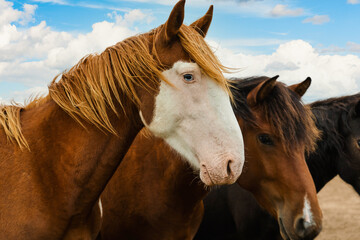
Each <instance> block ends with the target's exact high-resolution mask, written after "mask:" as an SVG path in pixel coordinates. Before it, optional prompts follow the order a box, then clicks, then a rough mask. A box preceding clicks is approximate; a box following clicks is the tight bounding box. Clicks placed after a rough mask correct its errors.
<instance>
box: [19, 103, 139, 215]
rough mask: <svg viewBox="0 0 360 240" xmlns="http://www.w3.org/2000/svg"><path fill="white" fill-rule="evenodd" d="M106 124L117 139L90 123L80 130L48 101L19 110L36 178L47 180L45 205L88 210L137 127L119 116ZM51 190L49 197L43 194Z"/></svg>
mask: <svg viewBox="0 0 360 240" xmlns="http://www.w3.org/2000/svg"><path fill="white" fill-rule="evenodd" d="M131 111H135V107H134V109H132V110H131ZM127 114H128V115H130V114H131V112H128V113H127ZM34 116H35V117H34ZM111 120H112V122H113V126H115V129H116V130H117V132H118V133H119V137H117V136H115V135H113V134H110V133H104V132H102V131H101V130H99V129H98V128H96V127H95V126H93V125H91V124H87V123H84V126H85V128H84V127H82V126H80V124H79V123H78V122H76V121H75V120H74V119H72V118H71V117H70V116H69V115H68V114H67V113H65V111H63V109H61V108H60V107H59V106H58V105H57V104H55V102H53V101H52V100H51V99H50V100H49V101H48V102H46V103H44V104H42V105H41V106H38V107H35V108H33V109H28V110H26V111H23V114H22V122H23V123H26V124H24V127H23V132H24V135H25V137H26V139H27V140H28V143H29V146H30V150H31V155H32V157H31V161H32V162H33V164H34V165H36V167H35V168H36V169H37V171H38V173H37V174H38V175H39V178H40V179H46V181H42V184H43V187H44V191H45V195H46V196H48V197H49V201H52V199H58V200H59V204H61V205H62V206H61V208H62V209H64V210H65V211H68V212H69V213H70V214H71V213H72V212H77V213H84V214H87V213H88V212H89V211H90V210H91V207H92V205H93V204H94V203H95V201H96V200H97V199H98V197H99V195H100V194H101V192H102V190H103V189H104V188H105V185H106V183H107V181H108V180H109V179H110V177H111V176H112V174H113V173H114V171H115V170H116V168H117V166H118V165H119V163H120V162H121V160H122V158H123V157H124V155H125V153H126V152H127V150H128V148H129V147H130V145H131V142H132V140H133V139H134V138H135V136H136V134H137V133H138V131H139V130H140V128H141V124H139V122H140V119H137V118H136V119H135V121H134V123H133V122H131V121H130V120H129V119H127V118H126V117H125V116H124V114H120V115H119V116H115V114H114V116H111ZM135 123H136V124H135ZM54 186H56V188H55V190H54V191H53V192H52V194H53V196H50V195H51V194H50V192H49V190H48V189H54ZM54 197H55V198H54ZM56 201H57V200H56Z"/></svg>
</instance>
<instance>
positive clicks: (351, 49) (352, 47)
mask: <svg viewBox="0 0 360 240" xmlns="http://www.w3.org/2000/svg"><path fill="white" fill-rule="evenodd" d="M320 52H321V53H360V44H359V43H354V42H347V43H346V47H338V46H334V45H331V46H330V47H327V48H323V49H320Z"/></svg>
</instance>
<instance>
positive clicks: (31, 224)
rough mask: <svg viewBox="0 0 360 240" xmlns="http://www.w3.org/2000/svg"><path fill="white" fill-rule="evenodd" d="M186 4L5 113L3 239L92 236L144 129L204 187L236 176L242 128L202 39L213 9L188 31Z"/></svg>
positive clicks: (0, 138)
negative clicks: (105, 195)
mask: <svg viewBox="0 0 360 240" xmlns="http://www.w3.org/2000/svg"><path fill="white" fill-rule="evenodd" d="M184 4H185V1H184V0H181V1H179V2H178V3H177V4H176V5H175V7H174V9H173V11H172V12H171V14H170V17H169V19H168V20H167V22H166V23H165V24H164V25H161V26H160V27H158V28H156V29H154V30H152V31H150V32H148V33H145V34H141V35H137V36H135V37H131V38H128V39H126V40H124V41H122V42H119V43H117V44H116V45H114V46H111V47H109V48H107V49H106V50H105V51H104V52H102V53H101V54H97V55H90V56H88V57H85V58H84V59H82V60H81V61H80V62H79V63H78V64H77V65H75V66H74V67H72V68H71V69H70V70H68V71H66V72H64V73H63V74H62V75H61V77H60V79H59V81H56V80H54V81H53V82H52V83H51V84H50V86H49V95H48V96H46V97H42V98H38V99H35V100H34V101H32V102H31V103H30V104H28V105H27V106H24V107H19V106H1V108H0V124H1V128H0V156H1V157H0V182H1V186H0V239H8V240H13V239H16V240H19V239H37V240H38V239H46V240H48V239H93V238H94V237H95V236H96V234H97V232H98V230H99V226H100V220H101V219H99V218H97V216H98V214H100V212H96V211H95V212H93V213H92V209H93V207H94V206H96V204H97V201H98V199H99V196H100V194H101V192H102V191H103V189H104V188H105V185H106V184H107V182H108V180H109V179H110V178H111V176H112V174H113V173H114V171H115V169H116V168H117V167H118V165H119V163H120V162H121V160H122V159H123V157H124V155H125V153H126V152H127V151H128V148H129V146H130V145H131V143H132V141H133V139H134V138H135V136H136V135H137V133H138V132H139V131H140V130H141V129H142V128H143V127H144V126H146V127H147V129H148V130H149V131H150V132H151V133H153V134H154V135H155V136H158V137H160V138H162V139H164V140H165V141H166V142H167V143H168V144H169V145H170V146H171V147H172V148H173V149H175V151H177V152H178V153H180V154H181V155H183V156H184V157H185V158H186V159H188V160H189V161H190V162H191V163H192V165H193V166H194V167H195V168H197V169H199V171H200V178H201V179H202V181H203V182H204V183H205V184H207V185H213V184H227V183H233V182H234V181H235V180H236V179H237V178H238V176H239V175H240V173H241V170H242V165H243V161H244V158H243V145H242V136H241V132H240V128H239V126H238V124H237V121H236V118H235V115H234V113H233V110H232V108H231V104H230V98H229V94H230V92H229V87H228V83H227V81H226V79H225V78H224V76H223V75H222V70H224V67H223V66H222V65H221V64H220V63H219V61H218V60H217V58H216V57H215V55H214V54H213V52H212V51H211V50H210V48H209V47H208V46H207V44H206V43H205V41H204V39H203V37H204V36H205V34H206V31H207V30H208V28H209V25H210V22H211V16H212V8H210V10H209V12H208V13H207V15H205V16H204V17H203V18H200V19H199V20H198V21H196V22H194V23H193V24H192V25H191V26H186V25H183V24H182V22H183V18H184ZM218 139H224V140H223V141H221V142H219V140H218ZM194 143H196V144H194ZM91 214H93V216H92V215H91Z"/></svg>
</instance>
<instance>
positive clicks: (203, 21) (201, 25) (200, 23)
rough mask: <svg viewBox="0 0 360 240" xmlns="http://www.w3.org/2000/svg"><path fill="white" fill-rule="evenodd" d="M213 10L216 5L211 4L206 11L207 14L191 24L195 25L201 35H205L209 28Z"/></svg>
mask: <svg viewBox="0 0 360 240" xmlns="http://www.w3.org/2000/svg"><path fill="white" fill-rule="evenodd" d="M213 10H214V6H213V5H211V6H210V8H209V10H208V11H207V12H206V14H205V15H204V16H203V17H202V18H199V19H198V20H196V21H195V22H193V23H192V24H190V26H191V27H193V28H194V29H195V30H196V31H198V33H200V35H201V36H203V37H205V36H206V33H207V31H208V30H209V27H210V24H211V20H212V17H213Z"/></svg>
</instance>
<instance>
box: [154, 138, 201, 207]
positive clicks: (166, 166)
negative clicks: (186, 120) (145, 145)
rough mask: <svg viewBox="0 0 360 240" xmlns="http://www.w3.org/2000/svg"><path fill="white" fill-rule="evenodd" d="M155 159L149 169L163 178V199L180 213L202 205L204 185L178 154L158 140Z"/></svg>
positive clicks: (156, 141)
mask: <svg viewBox="0 0 360 240" xmlns="http://www.w3.org/2000/svg"><path fill="white" fill-rule="evenodd" d="M155 148H156V151H155V152H156V154H157V157H154V158H152V160H153V161H155V162H152V163H149V164H152V165H155V164H156V165H157V166H159V167H153V168H151V169H152V171H155V172H157V173H154V174H155V175H157V176H164V177H163V178H162V179H161V181H162V183H161V184H162V185H163V188H162V189H166V191H165V192H164V196H163V197H164V198H165V199H166V201H168V202H170V203H171V205H173V206H174V207H175V208H176V209H178V210H180V209H182V212H186V211H189V212H192V210H193V209H194V208H195V207H197V206H199V204H202V199H203V198H204V197H205V195H206V194H207V191H206V190H205V188H204V184H203V183H202V182H200V179H199V176H198V173H195V172H194V170H193V169H192V168H191V166H190V165H189V164H188V163H187V162H186V160H184V159H183V158H182V157H181V156H179V155H178V153H175V152H174V151H173V150H171V149H169V146H168V145H167V144H166V143H165V142H164V141H163V140H160V139H156V140H155Z"/></svg>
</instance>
